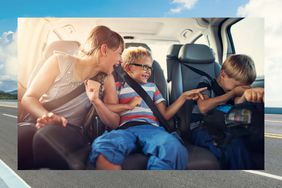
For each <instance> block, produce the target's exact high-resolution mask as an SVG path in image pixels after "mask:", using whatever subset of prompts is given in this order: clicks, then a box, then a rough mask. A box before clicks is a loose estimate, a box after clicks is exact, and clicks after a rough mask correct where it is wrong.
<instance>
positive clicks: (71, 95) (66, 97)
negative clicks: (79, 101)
mask: <svg viewBox="0 0 282 188" xmlns="http://www.w3.org/2000/svg"><path fill="white" fill-rule="evenodd" d="M84 91H85V86H84V84H81V85H79V86H78V87H77V88H75V89H74V90H72V91H71V92H70V93H68V94H66V95H64V96H61V97H59V98H57V99H54V100H51V101H49V102H46V103H43V104H42V105H43V106H44V108H46V109H47V110H48V111H52V110H54V109H56V108H58V107H60V106H62V105H63V104H65V103H67V102H68V101H70V100H71V99H74V98H75V97H77V96H79V95H80V94H81V93H83V92H84Z"/></svg>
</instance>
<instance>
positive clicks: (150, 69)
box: [129, 63, 153, 72]
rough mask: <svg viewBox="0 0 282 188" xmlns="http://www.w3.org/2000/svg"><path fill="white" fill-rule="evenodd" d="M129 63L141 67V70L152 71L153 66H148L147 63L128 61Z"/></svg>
mask: <svg viewBox="0 0 282 188" xmlns="http://www.w3.org/2000/svg"><path fill="white" fill-rule="evenodd" d="M129 65H134V66H137V67H142V70H144V71H151V72H152V71H153V67H150V66H148V65H142V64H138V63H130V64H129Z"/></svg>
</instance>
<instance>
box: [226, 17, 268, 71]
mask: <svg viewBox="0 0 282 188" xmlns="http://www.w3.org/2000/svg"><path fill="white" fill-rule="evenodd" d="M230 31H231V34H232V39H233V44H234V48H235V53H236V54H241V53H242V54H247V55H249V56H251V57H252V59H253V60H254V62H255V66H256V71H257V75H258V76H263V75H264V40H263V39H264V27H263V19H258V18H245V19H243V20H241V21H239V22H237V23H236V24H234V25H233V26H232V27H231V30H230Z"/></svg>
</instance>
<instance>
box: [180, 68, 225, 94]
mask: <svg viewBox="0 0 282 188" xmlns="http://www.w3.org/2000/svg"><path fill="white" fill-rule="evenodd" d="M182 65H184V66H185V67H187V68H189V69H190V70H192V71H193V72H195V73H197V74H199V75H201V76H205V77H207V78H208V79H209V80H210V82H211V87H208V88H209V89H212V90H213V91H214V93H215V95H216V96H220V95H223V94H224V93H225V92H224V91H223V89H222V88H221V87H220V86H219V85H218V83H217V81H216V80H215V79H214V78H212V77H211V76H210V75H209V74H208V73H206V72H204V71H202V70H199V69H197V68H195V67H192V66H190V65H187V64H182ZM205 87H206V86H205Z"/></svg>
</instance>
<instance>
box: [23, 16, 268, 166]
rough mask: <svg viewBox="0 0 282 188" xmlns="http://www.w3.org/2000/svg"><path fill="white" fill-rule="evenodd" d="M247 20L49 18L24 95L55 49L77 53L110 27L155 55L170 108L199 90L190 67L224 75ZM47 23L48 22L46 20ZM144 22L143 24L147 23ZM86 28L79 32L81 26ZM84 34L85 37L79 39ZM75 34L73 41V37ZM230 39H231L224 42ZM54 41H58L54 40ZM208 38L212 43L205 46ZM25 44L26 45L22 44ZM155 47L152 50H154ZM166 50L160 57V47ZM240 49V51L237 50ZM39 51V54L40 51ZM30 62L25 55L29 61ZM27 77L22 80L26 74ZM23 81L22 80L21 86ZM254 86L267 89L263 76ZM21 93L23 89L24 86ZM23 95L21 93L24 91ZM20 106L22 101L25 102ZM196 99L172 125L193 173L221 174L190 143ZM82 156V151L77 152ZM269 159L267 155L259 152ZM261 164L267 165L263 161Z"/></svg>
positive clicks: (141, 160) (157, 79) (132, 158)
mask: <svg viewBox="0 0 282 188" xmlns="http://www.w3.org/2000/svg"><path fill="white" fill-rule="evenodd" d="M241 20H242V18H189V19H188V18H187V19H163V18H162V19H157V18H154V19H149V21H147V22H146V19H141V18H140V19H137V18H135V19H130V18H128V19H126V18H123V19H122V18H120V19H118V18H116V19H102V18H99V19H98V18H97V19H90V18H89V19H70V18H66V19H63V18H58V19H55V18H45V20H43V22H44V21H46V24H50V25H51V26H52V27H51V29H50V31H49V33H48V34H47V35H46V36H45V37H46V38H48V39H47V40H46V41H45V43H44V44H42V46H41V48H38V49H37V50H41V52H40V53H41V54H42V55H41V57H39V58H37V59H36V60H35V61H36V62H35V61H34V62H33V66H31V67H32V68H29V70H28V69H25V71H26V72H28V73H25V74H23V75H28V76H25V77H24V79H23V80H25V81H23V82H22V83H20V84H21V85H22V86H23V88H22V89H21V90H22V91H21V92H22V93H24V91H25V88H27V87H28V86H29V83H30V82H31V81H32V79H33V78H34V76H35V75H36V73H37V72H38V70H39V69H40V67H41V66H42V65H43V63H44V61H45V60H46V59H47V58H48V57H50V56H51V55H52V54H53V53H54V51H62V52H65V53H68V54H76V53H77V52H78V50H79V47H80V44H82V43H83V40H82V39H83V37H84V36H85V35H86V34H87V31H89V30H90V29H91V28H92V27H93V25H100V24H101V25H107V26H109V27H110V28H112V29H113V30H115V31H117V32H118V33H120V34H121V35H122V36H123V37H124V40H125V44H126V45H125V47H126V48H128V47H137V46H142V47H145V48H147V49H148V50H150V51H151V52H152V54H153V58H154V60H153V71H152V75H151V77H150V79H149V82H154V83H155V84H156V85H157V87H158V89H159V90H160V92H161V93H162V95H163V97H164V98H165V99H166V102H167V104H171V103H173V102H174V101H175V100H176V99H177V98H178V97H179V96H180V95H181V94H182V93H183V92H184V91H187V90H191V89H194V88H196V87H197V85H198V80H199V78H200V76H201V75H199V74H197V73H195V72H194V71H192V70H190V69H189V68H187V67H186V66H185V65H189V66H192V67H194V68H196V69H199V70H202V71H204V72H206V73H208V74H209V75H210V76H211V77H212V78H216V77H217V76H218V75H219V73H220V67H221V64H222V63H223V62H224V60H225V58H226V57H227V56H228V55H230V54H235V53H236V52H235V51H232V48H234V46H232V45H233V44H232V36H231V35H230V33H228V32H229V31H228V29H229V28H230V27H231V26H232V25H233V24H236V23H237V22H240V21H241ZM41 22H42V20H41ZM142 24H143V25H142ZM80 27H81V28H86V29H85V30H79V28H80ZM79 34H81V35H83V37H81V36H79ZM71 35H73V37H70V36H71ZM224 37H225V38H224ZM51 38H52V40H51ZM203 38H205V40H207V43H204V44H203V43H202V42H199V41H200V40H203ZM20 45H21V44H20ZM151 46H152V47H151ZM159 48H163V49H162V53H161V55H159V56H162V57H161V58H159V57H158V58H155V57H157V56H158V55H155V54H157V53H158V49H159ZM233 50H234V49H233ZM33 53H36V51H35V50H34V51H33ZM23 58H24V57H23ZM20 77H21V76H20ZM20 80H22V79H19V82H21V81H20ZM252 87H264V77H263V75H262V76H259V77H258V78H257V80H256V81H255V82H254V83H253V85H252ZM19 90H20V88H19ZM19 92H20V91H19ZM19 108H20V103H19ZM192 108H193V101H186V103H185V104H184V105H183V106H182V108H181V109H180V110H179V111H178V113H177V114H176V115H175V117H173V119H172V120H171V122H170V124H171V125H172V129H173V130H175V131H177V132H178V133H179V134H180V136H181V137H182V138H183V140H184V142H185V145H186V147H187V148H188V150H189V161H188V164H187V169H190V170H211V169H213V170H215V169H221V164H220V161H218V160H217V159H216V157H215V156H214V155H212V153H211V152H209V151H208V150H207V149H205V148H202V147H198V146H195V145H193V144H192V143H191V140H190V136H189V135H190V129H189V128H188V125H189V122H190V119H191V115H192ZM76 155H79V153H76ZM257 155H259V156H260V157H261V158H262V159H261V160H263V156H262V155H264V154H261V153H259V154H257ZM147 159H148V157H146V156H145V155H143V154H142V153H141V152H137V153H133V154H130V155H129V156H128V157H127V158H126V160H125V161H124V163H123V165H122V168H123V169H125V170H133V169H138V170H142V169H146V164H147ZM258 163H261V161H259V162H258ZM69 167H70V169H92V167H91V166H89V165H88V166H87V164H86V163H85V166H81V165H76V164H71V165H69Z"/></svg>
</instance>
